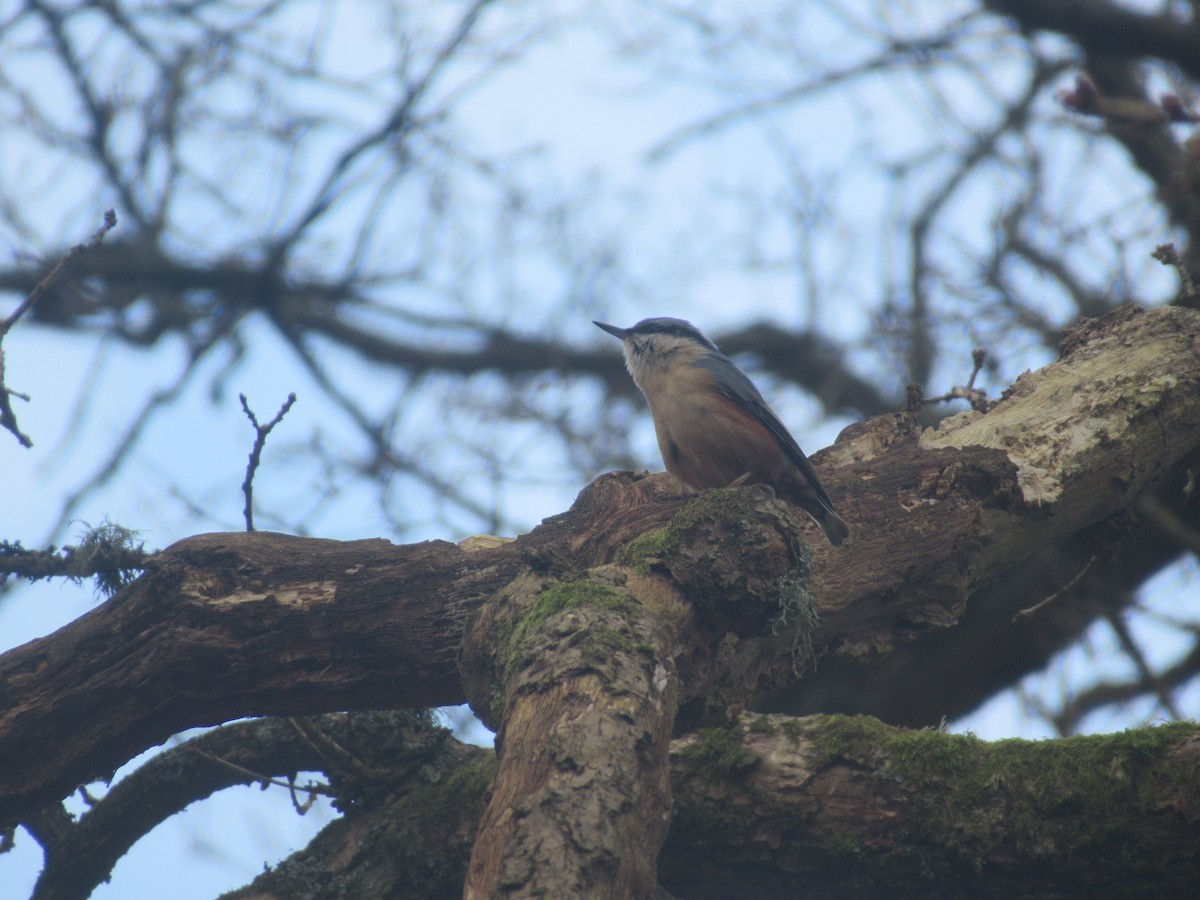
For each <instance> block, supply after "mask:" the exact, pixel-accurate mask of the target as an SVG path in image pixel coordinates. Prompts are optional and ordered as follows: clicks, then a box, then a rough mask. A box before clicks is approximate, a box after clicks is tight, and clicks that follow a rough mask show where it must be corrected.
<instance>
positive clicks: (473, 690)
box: [0, 309, 1200, 895]
mask: <svg viewBox="0 0 1200 900" xmlns="http://www.w3.org/2000/svg"><path fill="white" fill-rule="evenodd" d="M1198 337H1200V314H1197V313H1195V312H1191V311H1188V310H1182V309H1159V310H1153V311H1150V312H1140V311H1136V310H1130V309H1125V310H1121V311H1118V312H1117V313H1115V314H1113V315H1111V316H1108V317H1106V318H1105V319H1103V320H1099V321H1097V322H1092V323H1088V324H1086V325H1085V326H1083V327H1082V328H1081V329H1078V330H1077V331H1076V332H1075V333H1074V334H1073V336H1072V338H1071V339H1069V340H1068V342H1067V343H1066V345H1065V346H1064V356H1063V359H1061V360H1060V361H1059V362H1058V363H1055V364H1054V365H1052V366H1049V367H1047V368H1046V369H1044V370H1042V371H1040V372H1038V373H1029V374H1027V375H1026V376H1023V378H1022V379H1020V380H1019V381H1018V382H1017V383H1016V385H1014V386H1013V388H1011V389H1010V390H1009V391H1008V392H1006V395H1005V397H1004V398H1003V399H1002V400H1001V401H1000V402H999V403H998V404H996V406H995V407H994V408H993V409H991V410H989V411H988V412H987V413H986V414H980V413H971V414H965V415H963V416H956V417H952V418H951V419H949V420H947V421H946V422H944V423H943V424H942V425H941V426H940V427H939V428H938V429H937V430H935V431H928V432H925V433H921V431H920V429H919V427H918V426H917V424H916V423H915V422H914V420H913V419H911V418H910V417H908V416H906V415H896V416H883V417H877V418H876V419H874V420H870V421H869V422H866V423H863V424H862V425H860V426H855V427H854V428H852V429H848V430H847V432H846V433H844V434H843V435H842V436H841V437H840V438H839V440H838V442H837V444H835V446H834V447H833V448H831V449H830V450H829V451H827V452H825V453H824V454H819V455H818V456H817V458H816V460H815V462H816V463H817V464H818V466H820V467H821V468H822V478H823V480H824V481H825V482H826V485H827V487H828V488H829V492H830V494H831V495H832V497H833V498H834V501H835V503H836V504H837V505H838V507H839V509H840V510H841V512H842V513H843V516H844V517H845V518H846V519H847V521H849V522H850V523H851V528H852V530H853V538H852V541H851V542H850V543H849V544H848V545H847V546H845V547H843V548H841V549H839V550H836V551H835V550H833V549H831V548H830V547H828V546H827V545H826V544H825V542H824V541H822V540H821V539H820V537H819V535H817V533H816V532H815V530H814V529H813V528H812V526H810V525H809V524H808V523H807V522H802V521H799V520H797V518H796V517H795V515H794V514H793V511H792V510H790V508H788V507H787V506H786V505H785V504H783V503H782V502H780V501H778V500H775V499H774V498H772V497H770V496H769V493H768V492H766V491H764V490H763V489H761V488H744V489H732V490H726V491H714V492H709V493H708V494H705V495H703V496H702V497H699V498H692V499H687V498H684V497H682V496H680V495H679V493H678V492H677V491H676V489H675V488H674V487H673V486H672V484H671V482H670V481H669V479H667V478H666V477H665V476H636V475H630V474H618V475H611V476H605V477H603V478H601V479H599V480H597V481H596V482H595V483H594V484H593V485H591V486H590V487H589V488H588V489H586V490H585V491H584V492H583V493H582V494H581V495H580V497H579V499H578V500H577V501H576V503H575V505H574V506H573V507H572V509H571V510H570V511H569V512H568V513H565V514H563V515H562V516H557V517H554V518H553V519H550V520H547V522H545V523H543V525H542V526H540V527H539V528H537V529H535V530H534V531H533V532H531V533H530V534H528V535H523V536H522V537H521V538H519V539H517V540H516V541H513V542H511V543H507V544H501V545H500V546H496V547H491V548H489V549H484V550H478V551H475V552H469V551H468V550H465V549H463V548H460V547H457V546H455V545H452V544H447V543H443V542H429V543H425V544H417V545H412V546H408V547H395V546H392V545H390V544H388V543H386V542H383V541H362V542H354V543H350V544H338V543H335V542H331V541H315V540H305V539H299V538H287V537H283V536H279V535H264V534H232V535H203V536H199V537H196V538H190V539H187V540H185V541H182V542H180V543H179V544H176V545H175V546H173V547H172V548H168V550H166V551H164V552H163V553H162V554H161V555H160V556H159V557H158V558H157V559H156V560H155V562H154V565H153V566H152V567H151V568H150V569H149V570H148V571H147V572H146V574H145V575H143V576H142V577H141V578H140V579H139V580H138V581H137V582H136V583H134V584H133V585H131V586H130V587H129V588H128V589H126V590H124V591H122V592H121V593H120V594H119V595H118V596H117V597H116V598H114V599H113V600H112V601H110V602H109V603H107V604H105V605H104V606H102V607H100V608H99V609H97V610H95V611H94V612H93V613H91V614H89V615H87V616H84V617H82V618H81V619H79V620H78V621H76V622H75V623H72V624H71V625H69V626H67V627H66V628H64V629H61V630H60V631H59V632H56V633H55V634H53V635H51V636H49V637H47V638H44V639H41V640H38V641H34V642H31V643H30V644H27V645H25V646H24V647H20V648H17V649H15V650H13V651H10V652H9V653H7V654H4V656H3V657H0V710H2V711H0V772H2V773H3V775H0V779H2V780H0V822H9V821H14V820H18V819H20V818H21V817H22V816H31V815H34V814H36V813H37V810H38V808H39V807H42V806H43V805H44V804H46V803H47V802H51V801H54V800H56V799H58V798H60V797H61V796H63V795H65V794H66V793H67V792H69V791H70V790H71V789H72V788H73V787H74V786H75V785H77V784H79V783H81V782H83V781H86V780H88V779H90V778H93V777H96V776H101V775H103V774H104V773H106V772H111V771H112V769H114V768H115V767H116V766H117V765H119V764H120V763H122V762H124V761H125V760H126V759H128V758H129V757H131V756H132V755H134V754H135V753H136V752H138V751H139V750H141V749H144V748H145V747H147V746H151V745H153V744H155V743H158V742H159V741H161V740H163V739H165V738H166V737H167V736H169V735H170V734H172V733H174V732H176V731H178V730H180V729H182V728H185V727H188V726H193V725H204V724H212V723H216V722H220V721H225V720H228V719H230V718H234V717H239V716H246V715H255V714H281V713H282V714H289V715H292V714H300V713H315V712H322V711H327V710H334V709H366V708H378V707H389V708H398V707H405V706H427V705H433V704H446V703H454V702H459V701H461V699H462V698H463V697H464V696H468V697H470V698H471V700H472V703H473V705H474V706H475V708H476V709H477V710H478V711H479V712H480V713H481V714H482V715H483V716H484V717H485V718H487V719H490V720H491V721H492V722H493V723H494V724H495V725H496V726H497V727H499V729H500V732H501V738H502V746H501V754H500V764H499V765H500V768H499V775H498V777H497V780H496V783H495V785H494V791H493V795H492V802H491V806H490V807H489V810H488V813H487V815H486V819H485V820H486V822H487V823H488V826H489V827H488V829H487V830H488V837H487V839H486V840H482V839H481V840H482V843H480V844H479V845H478V846H477V848H476V859H475V861H474V862H473V864H472V878H473V881H472V885H473V887H472V890H473V891H475V892H476V893H478V894H480V895H495V894H501V893H504V892H505V891H512V892H516V893H523V894H529V893H536V892H537V891H538V890H542V889H543V888H544V889H547V890H550V891H551V892H552V893H553V890H554V888H556V887H560V886H562V885H567V884H583V885H585V886H595V887H596V889H597V891H601V892H603V891H610V892H611V891H616V890H619V889H622V888H624V887H629V888H630V890H631V891H632V892H633V893H635V894H643V893H644V892H645V890H647V889H648V886H649V885H652V884H653V881H654V878H653V859H654V858H655V857H656V856H657V847H658V842H659V841H660V840H661V835H662V826H663V823H664V822H665V817H666V815H667V812H668V809H669V803H668V796H669V794H668V791H667V788H666V781H665V777H666V754H665V748H666V735H667V734H668V733H669V732H670V730H671V728H672V723H673V722H674V724H675V726H676V728H677V729H678V728H681V727H693V726H695V725H696V724H697V723H699V722H705V721H708V722H714V721H720V720H721V719H722V718H723V717H725V716H727V715H728V714H729V712H730V711H731V710H733V711H736V710H737V708H738V707H739V705H740V704H742V703H744V702H746V700H747V699H748V698H749V697H750V696H752V695H753V694H755V693H758V692H761V691H762V690H764V689H767V688H773V687H777V686H779V685H781V684H784V683H787V682H788V681H791V680H794V679H795V677H796V674H797V673H798V671H799V670H800V669H802V668H803V666H804V665H805V664H806V662H807V661H808V660H809V659H810V658H811V656H813V655H819V654H822V653H826V652H831V651H832V652H839V653H843V654H846V655H848V656H850V657H852V658H856V659H872V658H875V657H877V656H879V655H880V654H882V653H884V652H886V651H887V650H888V649H890V647H891V646H892V645H893V644H894V643H895V642H896V641H898V640H902V639H907V638H911V637H914V636H916V635H919V634H920V633H922V632H924V631H927V630H929V629H931V628H936V627H942V626H945V625H949V624H952V623H953V622H954V620H955V619H956V618H957V616H958V615H959V614H960V613H961V611H962V606H963V603H964V601H965V598H966V597H967V596H968V595H969V594H970V593H971V592H972V591H975V590H977V589H978V588H980V587H981V586H982V585H985V584H987V583H989V582H993V581H995V580H997V579H998V578H1000V577H1001V576H1002V575H1003V574H1004V573H1005V572H1006V571H1008V570H1009V569H1011V568H1012V567H1014V566H1017V565H1019V564H1021V563H1022V562H1023V561H1025V560H1027V559H1029V558H1030V557H1031V556H1032V555H1033V554H1035V553H1036V552H1037V551H1038V549H1039V548H1040V547H1042V546H1044V545H1045V544H1046V543H1047V542H1049V541H1058V540H1062V539H1065V538H1067V537H1068V536H1070V535H1073V534H1076V533H1078V532H1080V531H1081V530H1083V529H1085V528H1094V527H1095V526H1098V525H1100V524H1101V523H1104V522H1106V521H1107V520H1108V519H1110V518H1111V517H1113V516H1114V515H1117V514H1119V513H1121V512H1122V510H1124V509H1125V508H1126V507H1127V506H1128V505H1129V503H1130V502H1131V501H1132V499H1133V498H1134V497H1135V496H1136V495H1137V494H1138V493H1139V492H1140V491H1141V490H1143V489H1144V488H1145V487H1146V486H1147V485H1149V484H1150V483H1152V482H1153V481H1154V479H1155V478H1156V477H1157V476H1158V475H1159V474H1160V473H1162V472H1164V471H1166V470H1168V469H1169V468H1170V467H1171V466H1173V465H1175V464H1176V463H1178V462H1179V461H1180V460H1182V459H1184V458H1186V457H1187V456H1188V455H1189V454H1191V453H1193V452H1195V450H1196V448H1197V446H1198V445H1200V354H1197V352H1196V350H1197V345H1198V344H1200V341H1198V340H1197V339H1198ZM1097 533H1103V529H1100V530H1098V531H1097ZM817 619H819V620H820V625H819V627H818V628H816V629H815V630H814V629H813V627H812V625H813V623H814V622H815V621H816V620H817ZM774 632H779V633H778V634H776V633H774ZM464 637H465V638H466V639H465V640H464ZM460 654H461V655H460ZM459 655H460V657H459ZM456 657H459V658H456ZM460 670H461V675H460ZM676 707H678V712H677V711H676ZM597 737H602V738H603V739H604V741H602V743H603V742H607V747H608V752H611V754H612V756H611V758H609V762H608V763H605V764H603V765H604V766H606V767H602V768H601V769H600V770H599V771H593V766H597V765H602V764H601V762H599V761H598V759H597V758H596V757H589V756H588V754H589V753H591V752H592V751H593V744H592V741H593V740H594V739H596V738H597ZM547 745H549V750H546V749H545V748H546V747H547ZM581 778H590V779H594V782H589V783H594V784H595V785H596V788H595V789H596V790H597V791H599V792H600V793H599V794H598V795H597V796H603V798H604V799H603V803H597V804H595V805H594V806H592V807H591V808H590V809H589V808H586V804H581V803H580V799H579V795H581V794H584V795H586V794H587V793H588V792H587V791H578V790H574V788H576V787H578V786H580V784H581V781H580V779H581ZM518 797H524V798H527V799H526V801H525V802H526V806H525V807H521V803H522V801H519V800H517V798H518ZM614 809H616V810H618V811H620V813H621V815H623V816H624V818H623V819H621V820H620V821H619V822H618V823H617V825H616V827H614V828H611V829H608V830H606V829H605V828H603V827H601V824H602V823H601V822H600V821H599V819H600V818H604V819H607V817H608V815H609V813H610V812H611V811H612V810H614ZM517 812H520V813H521V815H516V813H517ZM510 825H511V826H512V827H509V826H510ZM493 826H494V827H493ZM580 829H586V835H584V833H583V831H581V830H580ZM580 836H582V838H581V839H580V840H576V838H579V837H580ZM568 838H569V840H568ZM539 841H547V842H549V843H547V844H546V846H547V847H551V846H553V845H554V844H555V842H557V843H558V844H560V845H562V846H563V847H564V851H563V852H564V853H566V854H570V855H571V856H572V857H573V858H572V859H569V860H567V861H566V862H565V863H564V865H563V866H561V867H554V868H553V869H545V870H544V871H547V872H548V873H549V874H548V875H547V878H546V880H545V881H540V880H539V878H540V877H541V876H540V872H541V871H543V870H542V869H540V868H539V866H538V865H536V860H537V857H536V853H534V852H533V850H532V849H531V848H535V847H536V846H537V844H538V842H539ZM631 854H632V855H633V856H636V857H637V858H636V859H635V858H627V857H629V856H630V855H631ZM572 879H574V881H572Z"/></svg>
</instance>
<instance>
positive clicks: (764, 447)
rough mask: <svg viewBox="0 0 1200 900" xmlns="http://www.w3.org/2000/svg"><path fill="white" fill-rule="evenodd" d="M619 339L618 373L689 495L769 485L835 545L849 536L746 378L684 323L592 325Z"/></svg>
mask: <svg viewBox="0 0 1200 900" xmlns="http://www.w3.org/2000/svg"><path fill="white" fill-rule="evenodd" d="M595 324H596V325H598V326H599V327H600V328H603V329H604V330H605V331H607V332H608V333H609V334H611V335H615V336H616V337H619V338H620V339H621V344H622V346H623V348H624V350H625V365H626V367H627V368H628V369H629V374H630V375H632V376H633V381H634V383H635V384H636V385H637V386H638V388H639V389H640V390H641V392H642V393H643V394H645V395H646V401H647V402H648V403H649V404H650V414H651V415H652V416H653V417H654V431H655V433H656V434H657V435H658V449H659V450H661V451H662V457H663V462H665V463H666V464H667V471H668V472H670V473H671V474H672V475H673V476H674V477H675V478H676V480H678V481H680V482H682V483H683V484H684V485H685V486H687V487H689V488H691V489H692V490H695V491H702V490H704V489H706V488H714V487H727V486H729V485H735V484H768V485H770V486H771V487H772V488H774V489H775V492H776V493H777V494H779V495H780V496H782V497H783V498H784V499H785V500H788V501H790V502H792V503H795V504H796V505H797V506H799V507H800V508H801V509H803V510H804V511H805V512H806V513H808V514H809V515H810V516H812V518H813V521H815V522H816V523H817V524H818V525H820V526H821V530H822V531H824V532H825V536H826V537H827V538H829V542H830V543H831V544H833V545H835V546H836V545H838V544H840V543H841V542H842V541H844V540H845V539H846V537H847V535H849V534H850V529H849V528H847V527H846V523H845V522H843V521H842V519H841V517H840V516H838V514H837V513H836V512H834V509H833V503H832V502H830V500H829V496H828V495H827V494H826V493H825V489H824V488H823V487H821V482H820V481H819V480H818V479H817V473H816V472H815V471H813V467H812V463H810V462H809V461H808V457H807V456H805V455H804V451H802V450H801V449H800V447H799V445H798V444H797V443H796V441H795V439H794V438H793V437H792V436H791V435H790V434H788V430H787V429H786V428H785V427H784V426H783V423H782V422H780V421H779V419H778V417H777V416H776V415H775V414H774V413H773V412H771V410H770V408H769V407H768V406H767V401H765V400H764V399H763V398H762V394H760V393H759V392H758V388H756V387H755V386H754V384H753V382H751V381H750V379H749V378H747V377H746V373H745V372H743V371H742V370H741V369H739V368H738V367H737V366H735V365H734V364H733V363H732V362H731V361H730V360H729V358H728V357H727V356H725V355H724V354H723V353H721V351H720V350H718V349H717V347H716V345H715V344H714V343H713V342H712V341H710V340H709V339H708V338H706V337H705V336H704V335H703V334H701V333H700V329H698V328H696V327H695V326H694V325H692V324H691V323H690V322H685V321H683V320H682V319H666V318H663V319H643V320H642V321H640V322H638V323H637V324H636V325H634V326H633V327H632V328H618V327H616V326H615V325H606V324H604V323H603V322H596V323H595Z"/></svg>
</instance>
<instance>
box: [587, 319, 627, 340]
mask: <svg viewBox="0 0 1200 900" xmlns="http://www.w3.org/2000/svg"><path fill="white" fill-rule="evenodd" d="M592 324H593V325H595V326H596V327H597V328H603V329H604V330H605V331H607V332H608V333H609V334H611V335H612V336H613V337H615V338H618V339H620V340H622V341H623V340H625V338H627V337H628V336H629V329H628V328H618V327H617V326H616V325H606V324H605V323H604V322H597V321H595V320H594V319H593V320H592Z"/></svg>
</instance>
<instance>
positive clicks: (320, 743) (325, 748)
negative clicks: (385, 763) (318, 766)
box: [286, 716, 379, 778]
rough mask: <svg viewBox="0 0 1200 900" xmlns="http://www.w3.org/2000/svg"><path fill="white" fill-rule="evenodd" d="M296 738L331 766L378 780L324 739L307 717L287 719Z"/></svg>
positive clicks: (361, 765)
mask: <svg viewBox="0 0 1200 900" xmlns="http://www.w3.org/2000/svg"><path fill="white" fill-rule="evenodd" d="M286 721H287V723H288V725H289V726H291V728H292V730H293V731H294V732H296V736H297V737H298V738H300V740H301V741H303V742H304V743H305V744H306V745H307V746H309V747H310V748H312V749H313V750H314V751H315V752H316V753H317V755H318V756H320V757H321V758H322V759H324V760H326V761H327V762H329V763H330V764H331V765H334V766H339V767H341V768H343V769H348V770H349V771H351V772H353V773H354V774H355V775H358V776H360V777H362V778H378V777H379V772H378V771H376V770H375V769H373V768H371V767H370V766H368V765H367V764H366V763H365V762H363V761H362V760H361V759H359V758H358V757H357V756H355V755H354V754H353V753H351V752H350V751H349V750H347V749H346V748H345V747H343V746H342V745H341V744H339V743H338V742H337V741H335V740H333V739H332V738H329V737H326V736H325V735H324V734H322V733H321V732H320V731H319V730H318V729H317V727H316V726H315V725H314V724H313V723H312V720H310V719H308V718H307V717H302V716H301V717H288V719H287V720H286Z"/></svg>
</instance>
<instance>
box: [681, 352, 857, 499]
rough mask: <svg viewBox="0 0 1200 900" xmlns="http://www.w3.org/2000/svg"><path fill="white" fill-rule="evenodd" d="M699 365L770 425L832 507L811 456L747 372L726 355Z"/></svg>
mask: <svg viewBox="0 0 1200 900" xmlns="http://www.w3.org/2000/svg"><path fill="white" fill-rule="evenodd" d="M695 365H697V366H700V367H702V368H704V369H706V370H708V371H709V372H710V373H711V374H712V376H713V379H714V380H715V381H716V382H717V385H718V386H719V388H720V390H721V392H722V393H723V394H724V395H725V396H726V397H728V398H729V399H730V400H732V401H733V402H734V403H736V404H737V405H738V406H740V407H741V408H742V409H744V410H745V411H746V412H748V413H749V414H750V415H752V416H754V418H755V419H757V420H758V421H759V422H762V423H763V425H764V426H766V428H767V430H768V431H770V432H771V434H773V435H774V436H775V439H776V440H777V441H779V446H781V447H782V448H783V451H784V453H785V454H787V457H788V459H790V460H791V461H792V463H793V464H794V465H795V466H796V468H797V469H799V470H800V473H801V474H802V475H803V476H804V477H805V479H806V480H807V481H808V485H809V487H810V488H811V489H812V491H813V493H814V494H816V495H817V497H819V498H820V500H821V502H822V503H824V504H825V505H826V506H828V507H829V509H830V510H832V509H833V501H832V500H830V499H829V495H828V494H826V493H825V488H824V487H822V486H821V481H820V479H819V478H817V473H816V470H815V469H813V466H812V463H810V462H809V461H808V457H807V456H805V455H804V451H803V450H801V449H800V445H799V444H797V443H796V439H795V438H794V437H792V435H791V432H789V431H788V430H787V427H786V426H785V425H784V424H783V423H782V422H780V421H779V417H778V416H776V415H775V413H773V412H772V411H771V408H770V407H769V406H767V401H766V400H764V399H763V396H762V394H760V393H759V392H758V388H756V387H755V386H754V382H752V381H751V380H750V378H749V377H748V376H747V375H746V373H745V372H743V371H742V370H741V369H739V368H738V367H737V366H735V365H734V364H733V363H732V362H731V361H730V360H729V359H727V358H725V357H724V356H712V355H709V356H706V357H704V358H702V359H699V360H697V361H696V363H695Z"/></svg>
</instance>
